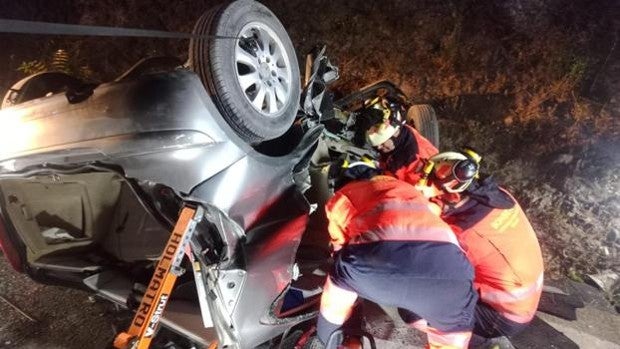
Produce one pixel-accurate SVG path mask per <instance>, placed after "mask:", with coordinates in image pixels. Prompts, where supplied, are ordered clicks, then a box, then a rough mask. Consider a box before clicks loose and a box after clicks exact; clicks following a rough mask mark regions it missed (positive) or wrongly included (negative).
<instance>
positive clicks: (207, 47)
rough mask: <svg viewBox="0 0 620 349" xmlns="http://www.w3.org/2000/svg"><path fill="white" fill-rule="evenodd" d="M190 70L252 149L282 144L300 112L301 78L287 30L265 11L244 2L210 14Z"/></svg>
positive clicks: (199, 29) (201, 25) (201, 23)
mask: <svg viewBox="0 0 620 349" xmlns="http://www.w3.org/2000/svg"><path fill="white" fill-rule="evenodd" d="M193 33H194V34H196V35H203V36H208V37H206V38H200V39H192V40H191V42H190V50H189V65H190V67H191V68H192V69H193V70H194V71H195V72H196V73H197V74H198V76H199V77H200V79H201V80H202V82H203V84H204V85H205V87H206V88H207V90H208V92H209V93H210V94H211V96H212V97H213V98H214V100H215V103H216V105H217V106H218V108H219V110H220V112H221V113H222V116H223V117H224V119H225V120H226V122H227V123H228V124H229V125H230V126H231V127H232V128H233V129H234V130H235V131H236V133H237V134H238V135H239V136H240V137H241V138H242V139H243V140H245V141H246V142H248V143H252V144H255V143H259V142H261V141H265V140H269V139H274V138H277V137H279V136H281V135H283V134H284V133H285V132H286V131H287V130H288V129H289V128H290V126H291V125H292V123H293V121H294V120H295V116H296V114H297V110H298V108H299V98H300V75H299V74H300V73H299V65H298V62H297V56H296V54H295V50H294V47H293V44H292V43H291V40H290V38H289V36H288V34H287V33H286V30H285V29H284V27H283V26H282V24H281V23H280V21H279V20H278V19H277V18H276V16H275V15H274V14H273V13H272V12H271V11H270V10H269V9H268V8H267V7H265V6H264V5H262V4H260V3H258V2H256V1H253V0H240V1H235V2H232V3H229V4H227V5H223V6H221V7H219V8H216V9H214V10H211V11H209V12H207V13H205V14H204V15H203V16H202V17H201V18H200V19H199V20H198V22H197V23H196V26H195V28H194V31H193Z"/></svg>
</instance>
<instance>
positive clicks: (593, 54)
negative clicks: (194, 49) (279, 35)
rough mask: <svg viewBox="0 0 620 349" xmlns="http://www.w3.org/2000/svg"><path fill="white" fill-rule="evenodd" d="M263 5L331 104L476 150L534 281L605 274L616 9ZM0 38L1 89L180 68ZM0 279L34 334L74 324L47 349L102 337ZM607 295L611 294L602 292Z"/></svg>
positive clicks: (614, 209)
mask: <svg viewBox="0 0 620 349" xmlns="http://www.w3.org/2000/svg"><path fill="white" fill-rule="evenodd" d="M214 3H215V1H209V0H205V1H198V0H192V1H182V2H181V1H177V2H171V1H168V0H151V1H146V0H144V1H137V0H135V1H126V2H120V3H119V2H118V1H113V0H101V1H97V2H92V1H85V0H63V1H59V2H54V3H53V4H52V3H51V2H47V1H43V0H39V1H35V0H31V1H23V2H19V3H12V4H10V5H7V6H4V5H2V6H0V17H2V18H15V19H27V20H41V21H51V22H63V23H80V24H91V25H109V26H124V27H137V28H147V29H157V30H171V31H184V32H188V31H190V30H191V28H192V25H193V23H194V21H195V20H196V19H197V16H198V15H199V14H200V13H201V12H202V11H204V10H205V9H207V8H209V7H210V6H211V5H212V4H214ZM264 3H265V4H266V5H267V6H269V7H270V8H271V9H272V10H273V11H274V12H275V13H276V15H277V16H278V17H279V18H280V19H281V21H282V22H283V24H284V26H285V27H286V28H287V30H288V31H289V33H290V35H291V38H292V41H293V43H294V44H295V46H296V48H297V52H298V55H299V59H300V61H301V62H303V59H302V56H303V53H305V52H307V51H308V50H310V49H311V48H312V47H313V46H314V45H315V44H317V43H319V42H322V43H325V44H326V45H327V48H328V55H329V56H330V57H331V58H332V60H333V61H334V63H335V64H336V65H338V66H339V67H340V75H341V79H340V80H339V81H338V82H337V83H336V85H335V89H336V90H338V91H340V92H341V93H346V92H348V91H352V90H354V89H357V88H360V87H362V86H364V85H367V84H369V83H372V82H374V81H377V80H380V79H389V80H392V81H394V82H395V83H396V84H398V85H400V86H401V88H402V89H403V90H404V91H405V92H406V93H407V94H408V95H410V96H411V97H412V98H413V100H414V101H416V102H419V103H429V104H432V105H433V106H434V107H435V109H436V110H437V111H438V115H439V118H440V127H441V128H440V129H441V135H442V144H441V148H442V149H454V148H458V147H461V146H463V145H470V146H473V147H475V148H476V149H478V150H479V151H480V152H481V153H482V154H483V157H484V160H483V163H484V164H485V168H484V170H485V171H487V172H490V173H493V174H494V175H495V176H496V177H498V178H499V180H500V182H502V183H503V184H504V185H505V186H506V187H507V188H508V189H510V190H511V191H512V192H513V193H514V194H515V196H516V197H517V199H518V200H519V201H520V202H521V204H522V205H523V206H524V208H525V209H526V212H527V214H528V216H529V217H530V219H531V221H532V224H533V225H534V227H535V229H536V231H537V233H538V236H539V239H540V242H541V245H542V248H543V254H544V258H545V263H546V275H547V276H548V277H556V278H559V277H563V276H568V277H570V278H572V279H575V280H587V279H588V277H587V275H588V274H596V273H599V272H602V271H605V270H612V271H615V272H618V271H619V268H620V258H618V255H619V253H620V251H619V250H618V246H619V244H620V242H619V240H618V236H619V235H620V234H619V233H618V227H620V200H619V197H618V193H620V180H619V178H618V176H619V174H618V173H619V171H618V169H619V167H620V151H619V149H620V94H619V93H620V92H619V91H620V59H619V58H620V48H619V47H618V45H617V41H618V36H619V30H620V10H619V8H618V3H617V1H615V0H607V1H605V0H603V1H596V2H591V1H586V0H577V1H560V0H551V1H542V0H508V1H500V0H492V1H475V0H463V1H446V2H436V1H425V0H412V1H409V0H391V1H383V2H380V3H377V2H368V1H361V0H359V1H354V0H343V1H333V0H332V1H328V0H316V1H298V0H265V1H264ZM0 38H1V41H2V43H3V53H2V54H0V89H2V90H5V89H6V88H8V87H9V86H10V85H11V83H13V82H15V81H17V80H18V79H19V78H21V77H23V76H24V73H23V72H24V71H32V70H36V69H37V66H41V65H43V66H45V65H47V66H50V65H52V64H56V65H59V66H60V67H62V68H63V69H69V70H71V71H73V72H75V73H77V74H80V75H82V76H83V77H86V78H89V79H92V80H95V81H108V80H110V79H113V78H114V77H116V76H119V75H120V74H122V72H123V71H124V70H125V69H127V68H129V67H130V66H131V65H132V64H133V63H135V62H136V61H137V60H138V59H140V58H142V57H145V56H153V55H176V56H180V57H182V58H183V59H184V58H186V56H187V53H186V48H187V42H186V41H182V40H162V39H143V38H71V39H67V38H59V37H41V36H24V35H7V34H0ZM59 49H63V50H65V51H66V52H67V54H68V59H67V62H68V63H66V64H65V63H63V62H64V59H62V57H61V56H64V54H63V55H58V54H57V55H56V57H60V58H57V59H55V60H54V59H53V57H54V52H56V51H57V50H59ZM0 275H1V276H0V295H4V296H5V297H7V298H11V297H13V298H14V299H12V300H14V301H15V302H17V303H19V304H20V306H22V307H24V309H27V310H30V311H31V312H32V313H33V314H32V315H33V316H35V317H37V316H38V317H40V318H41V319H42V320H44V321H45V324H48V325H49V326H51V324H52V323H53V321H52V318H53V317H54V315H53V314H57V315H56V316H64V315H65V314H66V318H67V319H70V321H69V322H70V324H73V323H76V324H78V323H79V325H78V326H75V327H76V329H75V330H71V331H69V330H67V329H66V328H65V329H55V328H52V327H45V326H37V328H39V329H40V330H39V331H41V335H42V336H45V337H47V336H49V338H51V339H50V341H52V342H54V343H61V342H62V341H61V340H60V339H58V341H56V339H55V338H76V339H75V340H73V339H72V340H70V341H64V342H62V343H64V344H58V345H59V346H61V347H73V346H72V345H73V344H76V346H75V347H82V346H80V345H78V344H80V343H82V342H80V340H79V339H77V338H78V337H80V335H79V333H82V332H80V331H84V332H83V333H84V334H86V337H83V338H88V337H89V336H93V335H95V334H98V333H101V334H102V337H101V338H103V337H105V336H103V333H104V332H107V331H108V327H109V325H108V324H107V323H106V322H105V321H104V319H105V316H104V317H101V318H99V317H98V314H99V310H95V309H98V305H92V304H90V303H87V298H86V296H85V295H84V294H82V293H80V292H77V291H67V290H64V289H61V288H57V287H51V288H48V287H44V286H39V285H34V284H32V283H29V282H28V281H27V280H26V279H24V278H23V277H22V276H18V275H15V274H14V273H12V272H10V271H8V270H7V268H6V266H5V265H4V264H2V268H0ZM615 292H616V297H618V296H617V288H616V291H615ZM613 294H614V291H613V290H609V291H608V292H607V297H608V298H609V299H613V297H614V296H613ZM21 295H23V296H21ZM43 300H49V301H48V302H44V301H43ZM60 300H62V301H60ZM618 301H619V300H618V299H617V298H616V302H618ZM85 304H88V306H85ZM72 309H73V310H84V309H86V312H87V313H86V314H84V312H83V311H81V312H73V313H72V312H71V310H72ZM0 314H2V317H3V318H4V317H5V316H10V317H11V319H14V320H13V321H10V322H8V324H7V323H4V324H2V325H1V326H2V327H0V338H10V339H9V340H10V341H16V342H19V343H21V344H20V345H26V344H25V343H27V340H28V336H26V335H25V333H26V332H24V330H20V328H21V329H30V328H31V327H32V325H31V324H29V323H28V322H27V320H24V319H21V318H20V317H15V315H14V314H13V312H12V311H11V310H10V309H9V308H7V306H6V304H3V303H0ZM5 314H6V315H5ZM78 314H80V315H78ZM72 316H75V317H79V318H76V319H74V318H72ZM73 321H76V322H73ZM86 324H88V325H86ZM45 331H48V332H45ZM7 333H9V334H11V335H10V336H9V337H6V336H7V335H6V334H7ZM66 333H69V334H70V335H69V337H67V335H66ZM57 334H58V335H57ZM74 336H75V337H74ZM80 338H82V337H80ZM93 338H94V337H93ZM97 338H99V337H97ZM96 340H99V339H96ZM97 343H99V342H97ZM2 345H4V344H2V341H0V346H2ZM7 345H9V346H11V345H12V344H7Z"/></svg>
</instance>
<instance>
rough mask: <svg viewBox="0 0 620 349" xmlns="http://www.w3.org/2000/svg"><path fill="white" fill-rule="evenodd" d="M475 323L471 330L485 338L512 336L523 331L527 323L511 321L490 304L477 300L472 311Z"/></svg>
mask: <svg viewBox="0 0 620 349" xmlns="http://www.w3.org/2000/svg"><path fill="white" fill-rule="evenodd" d="M474 318H475V320H476V323H475V324H474V330H473V332H474V333H475V334H477V335H479V336H482V337H485V338H494V337H501V336H506V337H509V336H514V335H516V334H517V333H519V332H521V331H523V330H524V329H525V328H526V327H527V325H528V324H529V322H528V323H525V324H521V323H518V322H514V321H511V320H509V319H507V318H505V317H504V316H502V315H501V314H500V313H498V312H497V311H496V310H495V309H493V308H491V307H490V306H488V305H486V304H484V303H482V302H478V304H477V305H476V311H475V313H474Z"/></svg>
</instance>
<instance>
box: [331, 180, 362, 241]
mask: <svg viewBox="0 0 620 349" xmlns="http://www.w3.org/2000/svg"><path fill="white" fill-rule="evenodd" d="M325 212H326V214H327V219H328V221H329V225H328V227H327V229H328V230H329V236H330V237H331V242H332V245H333V246H334V250H335V251H338V250H339V249H340V248H342V245H344V244H345V243H346V242H347V240H348V238H349V237H348V236H347V234H346V227H347V225H348V224H349V222H350V221H351V218H352V217H353V216H354V215H355V214H356V212H357V210H356V209H355V207H353V204H352V203H351V201H349V198H347V196H346V195H344V194H342V193H340V192H339V193H336V194H335V195H334V196H333V197H332V198H331V199H330V200H329V201H328V202H327V204H325Z"/></svg>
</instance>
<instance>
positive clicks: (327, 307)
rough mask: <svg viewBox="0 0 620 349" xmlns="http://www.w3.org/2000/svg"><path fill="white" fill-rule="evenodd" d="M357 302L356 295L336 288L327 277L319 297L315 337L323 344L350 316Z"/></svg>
mask: <svg viewBox="0 0 620 349" xmlns="http://www.w3.org/2000/svg"><path fill="white" fill-rule="evenodd" d="M356 300H357V293H355V292H353V291H349V290H347V289H344V288H342V287H339V286H336V285H335V284H334V283H333V282H332V280H331V277H327V281H326V282H325V286H324V287H323V295H322V296H321V310H320V313H319V319H318V322H317V325H316V328H317V335H318V337H319V339H320V340H321V342H323V344H326V343H327V341H328V340H329V336H330V335H331V334H332V333H333V332H334V331H336V330H338V329H339V328H340V327H341V326H342V325H343V324H344V323H345V321H347V319H348V318H349V317H350V316H351V311H352V310H353V307H354V305H355V301H356Z"/></svg>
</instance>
